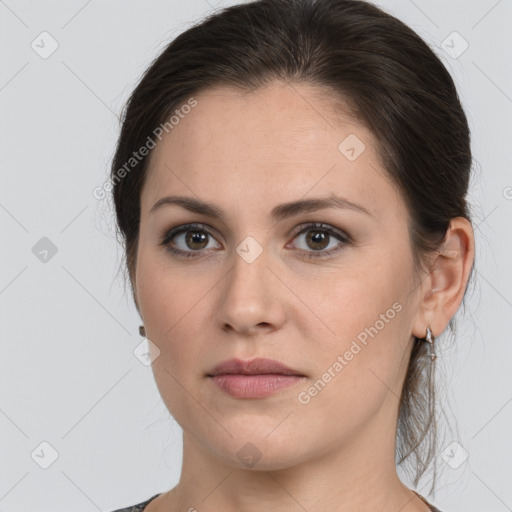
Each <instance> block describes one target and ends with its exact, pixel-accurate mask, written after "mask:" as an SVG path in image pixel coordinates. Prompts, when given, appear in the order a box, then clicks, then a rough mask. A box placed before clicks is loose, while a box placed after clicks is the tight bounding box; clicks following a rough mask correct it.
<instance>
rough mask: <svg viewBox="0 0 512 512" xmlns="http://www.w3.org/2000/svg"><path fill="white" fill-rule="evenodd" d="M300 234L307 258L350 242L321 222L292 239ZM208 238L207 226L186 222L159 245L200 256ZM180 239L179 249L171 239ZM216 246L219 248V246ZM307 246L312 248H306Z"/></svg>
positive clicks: (310, 225)
mask: <svg viewBox="0 0 512 512" xmlns="http://www.w3.org/2000/svg"><path fill="white" fill-rule="evenodd" d="M302 235H306V236H305V238H304V240H305V241H306V244H307V247H305V248H304V247H302V248H300V249H304V253H305V256H306V257H308V258H316V257H323V256H328V255H330V254H332V253H334V252H337V251H339V250H341V249H342V248H343V246H344V245H347V244H350V243H351V240H350V238H349V237H348V236H347V235H346V234H344V233H343V232H341V231H338V230H337V229H336V228H333V227H332V226H329V225H327V224H322V223H310V224H308V225H306V226H304V227H303V228H302V230H300V231H299V232H298V233H296V234H295V236H294V237H293V239H294V240H295V239H296V238H299V237H301V236H302ZM333 237H334V238H336V239H337V240H338V241H339V242H338V243H337V244H336V243H335V244H334V246H332V247H331V248H329V249H327V250H326V248H328V247H329V245H330V242H332V238H333ZM209 238H211V239H212V240H215V239H214V238H213V236H212V235H211V233H210V232H209V231H208V228H207V226H205V225H203V224H188V225H184V226H178V227H177V228H173V229H171V230H170V231H168V232H167V233H166V234H165V235H164V237H163V240H162V241H161V243H160V245H163V246H164V247H165V248H166V249H167V251H169V252H170V253H171V254H172V255H175V256H178V257H179V256H184V257H187V258H194V257H198V256H200V253H201V252H202V250H203V249H207V248H208V246H207V245H208V241H209ZM180 239H181V240H182V241H183V242H184V245H185V247H184V248H181V249H180V248H177V245H178V244H177V243H176V242H175V241H173V240H176V241H179V240H180ZM171 242H172V244H171ZM205 243H206V244H207V245H206V246H205V245H204V244H205ZM198 246H199V247H198ZM217 248H220V246H218V247H217ZM308 248H309V249H312V250H308Z"/></svg>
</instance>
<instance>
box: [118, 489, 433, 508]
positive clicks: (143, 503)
mask: <svg viewBox="0 0 512 512" xmlns="http://www.w3.org/2000/svg"><path fill="white" fill-rule="evenodd" d="M413 492H414V494H416V495H417V496H418V498H420V499H421V500H422V501H423V502H424V503H426V504H427V505H428V506H429V507H430V509H431V510H432V512H441V511H440V510H439V509H438V508H436V507H434V505H431V504H430V503H429V502H428V501H427V500H426V499H425V498H424V497H423V496H421V495H420V494H418V493H417V492H416V491H413ZM160 494H162V493H158V494H155V495H154V496H152V497H151V498H149V499H147V500H146V501H143V502H142V503H138V504H137V505H132V506H131V507H126V508H120V509H118V510H114V511H113V512H144V509H145V508H146V506H147V505H148V503H149V502H150V501H153V500H154V499H155V498H156V497H157V496H160Z"/></svg>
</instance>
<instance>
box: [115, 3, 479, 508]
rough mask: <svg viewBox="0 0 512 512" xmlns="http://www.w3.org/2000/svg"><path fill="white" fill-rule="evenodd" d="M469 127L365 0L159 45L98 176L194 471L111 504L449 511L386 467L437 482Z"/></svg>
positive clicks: (445, 88)
mask: <svg viewBox="0 0 512 512" xmlns="http://www.w3.org/2000/svg"><path fill="white" fill-rule="evenodd" d="M469 135H470V134H469V129H468V124H467V120H466V117H465V114H464V111H463V109H462V107H461V105H460V102H459V98H458V95H457V92H456V89H455V86H454V83H453V80H452V78H451V77H450V74H449V73H448V71H447V70H446V69H445V68H444V66H443V65H442V63H441V62H440V60H439V59H438V58H437V57H436V56H435V54H434V53H433V52H432V51H431V50H430V48H429V47H428V46H427V45H426V44H425V43H424V42H423V41H422V40H421V39H420V38H419V36H418V35H417V34H415V33H414V32H413V31H412V30H411V29H409V28H408V27H407V26H405V25H404V24H403V23H402V22H400V21H399V20H397V19H396V18H394V17H392V16H390V15H389V14H387V13H385V12H383V11H382V10H380V9H379V8H377V7H376V6H374V5H372V4H370V3H367V2H363V1H360V0H317V1H315V0H285V1H283V0H259V1H255V2H250V3H246V4H243V5H237V6H233V7H230V8H228V9H224V10H222V11H220V12H218V13H216V14H214V15H212V16H210V17H209V18H208V19H206V20H204V21H203V22H201V23H199V24H197V25H196V26H194V27H192V28H190V29H188V30H187V31H186V32H184V33H182V34H181V35H180V36H179V37H178V38H177V39H175V40H174V41H173V42H172V43H171V44H170V45H169V46H168V47H167V48H166V49H165V50H164V51H163V52H162V54H161V55H160V56H159V57H158V58H157V59H156V60H155V61H154V62H153V63H152V65H151V67H150V68H149V69H148V70H147V71H146V73H145V74H144V76H143V78H142V80H141V81H140V83H139V85H138V86H137V88H136V89H135V91H134V92H133V94H132V96H131V98H130V99H129V101H128V104H127V107H126V110H125V116H124V119H123V126H122V131H121V135H120V138H119V142H118V146H117V151H116V154H115V157H114V161H113V165H112V176H111V179H112V183H113V198H114V202H115V207H116V215H117V222H118V227H119V231H120V233H121V235H122V237H123V238H124V242H125V251H126V264H127V269H128V274H129V278H130V283H131V286H132V291H133V297H134V300H135V303H136V305H137V309H138V311H139V313H140V315H141V319H142V321H143V326H141V335H142V336H146V337H147V338H148V344H149V347H150V355H151V360H152V367H153V372H154V376H155V379H156V383H157V386H158V389H159V392H160V394H161V396H162V399H163V401H164V403H165V404H166V406H167V408H168V409H169V411H170V413H171V414H172V415H173V417H174V418H175V419H176V421H177V422H178V423H179V424H180V426H181V427H182V428H183V466H182V473H181V477H180V480H179V483H178V484H177V485H176V486H175V487H174V488H173V489H172V490H170V491H168V492H164V493H161V494H157V495H155V496H153V497H151V498H149V499H147V500H146V501H144V502H143V503H139V504H138V505H135V506H133V507H128V508H125V509H122V510H124V511H129V510H131V511H142V510H145V511H146V512H164V511H165V512H175V511H178V510H180V511H183V510H190V511H192V510H199V511H201V512H203V511H205V512H206V511H218V510H244V511H253V510H267V509H277V510H286V511H291V510H307V511H309V512H316V511H337V512H348V511H351V512H353V511H358V512H366V511H368V512H369V511H375V510H380V511H385V512H391V511H393V512H395V511H399V510H400V511H401V512H420V511H421V512H425V511H428V510H434V511H436V510H438V509H436V508H435V507H434V506H433V505H432V504H430V503H429V502H428V501H427V500H426V498H425V497H424V496H423V495H422V494H420V493H417V492H416V491H413V490H411V489H409V488H408V487H407V486H406V485H405V484H403V483H402V482H401V480H400V478H399V477H398V474H397V466H396V463H397V462H398V463H400V464H402V463H407V462H409V463H411V466H412V469H413V471H414V484H415V485H417V483H418V481H419V479H420V477H421V476H422V475H424V474H425V473H426V470H427V468H428V467H430V465H431V463H432V461H434V483H435V457H436V456H438V452H437V446H436V442H435V441H436V430H435V426H436V423H435V419H436V412H435V409H434V404H435V393H434V382H435V381H434V369H435V358H436V354H435V339H436V337H438V336H439V335H441V333H443V332H444V331H445V329H446V328H447V327H448V326H449V327H450V328H453V324H452V322H453V320H452V319H453V317H454V315H455V313H456V312H457V310H458V309H459V306H460V304H461V302H462V301H463V299H464V295H465V292H466V289H467V285H468V281H469V279H470V276H471V274H472V269H473V262H474V254H475V248H474V235H473V229H472V225H471V220H470V217H469V214H468V207H467V204H466V199H465V196H466V193H467V187H468V181H469V177H470V168H471V162H472V157H471V151H470V136H469ZM411 461H412V462H411Z"/></svg>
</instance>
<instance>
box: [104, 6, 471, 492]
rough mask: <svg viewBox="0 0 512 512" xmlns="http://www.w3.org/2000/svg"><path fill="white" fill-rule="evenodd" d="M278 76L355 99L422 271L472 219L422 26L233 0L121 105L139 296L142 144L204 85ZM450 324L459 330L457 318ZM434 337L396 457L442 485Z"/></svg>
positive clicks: (125, 206) (402, 415) (336, 99)
mask: <svg viewBox="0 0 512 512" xmlns="http://www.w3.org/2000/svg"><path fill="white" fill-rule="evenodd" d="M274 80H281V81H284V82H286V83H289V84H293V83H297V84H298V83H302V84H310V85H316V86H318V87H321V88H323V89H324V90H325V91H326V93H327V95H328V96H329V95H330V97H331V98H332V100H333V113H334V114H335V112H336V110H335V105H336V104H342V103H343V104H348V105H349V106H350V110H351V112H352V113H353V114H354V115H355V117H356V119H357V120H358V121H359V122H361V123H363V124H364V125H365V126H366V127H368V128H369V129H370V130H371V132H372V133H373V134H374V136H375V138H376V140H377V142H378V152H379V156H380V158H381V160H382V163H383V165H384V167H385V169H386V173H387V176H388V177H389V178H390V179H391V180H392V181H393V183H394V184H395V185H396V187H397V189H398V190H399V191H400V193H401V195H402V197H403V198H404V200H405V202H406V205H407V208H408V212H409V215H410V218H409V233H410V242H411V249H412V254H413V257H414V263H415V270H416V271H419V270H425V268H426V269H427V270H428V267H426V262H427V261H428V258H427V256H431V255H432V254H434V253H435V251H437V250H439V248H440V246H441V244H442V242H443V240H444V237H445V235H446V232H447V229H448V227H449V223H450V219H452V218H454V217H464V218H466V219H468V220H470V216H469V212H468V205H467V203H466V198H465V196H466V193H467V189H468V182H469V178H470V169H471V164H472V157H471V150H470V133H469V127H468V123H467V119H466V116H465V114H464V111H463V109H462V107H461V104H460V101H459V97H458V94H457V91H456V88H455V85H454V82H453V80H452V78H451V76H450V73H449V72H448V71H447V69H446V68H445V67H444V65H443V64H442V62H441V60H440V59H439V58H438V57H437V56H436V55H435V53H434V52H433V51H432V50H431V49H430V47H429V46H428V45H427V44H426V43H425V42H424V41H423V40H422V39H421V38H420V37H419V36H418V35H417V34H416V33H415V32H414V31H413V30H411V29H410V28H409V27H407V26H406V25H405V24H404V23H402V22H401V21H399V20H398V19H396V18H394V17H393V16H391V15H390V14H388V13H386V12H384V11H383V10H381V9H380V8H378V7H377V6H375V5H374V4H371V3H369V2H366V1H362V0H258V1H254V2H249V3H245V4H241V5H235V6H232V7H229V8H226V9H223V10H221V11H218V12H215V13H213V14H212V15H210V16H209V17H207V18H206V19H204V20H202V21H200V22H198V23H197V24H196V25H194V26H192V27H191V28H189V29H188V30H186V31H185V32H183V33H182V34H180V35H179V36H178V37H177V38H176V39H174V40H173V41H172V42H171V43H170V44H169V45H168V46H167V47H166V48H165V49H164V51H163V52H162V53H161V54H160V55H159V56H158V57H157V58H156V59H155V60H154V61H153V62H152V63H151V65H150V67H149V68H148V69H147V70H146V71H145V73H144V74H143V76H142V78H141V80H140V82H139V84H138V85H137V87H136V88H135V90H134V91H133V93H132V94H131V96H130V98H129V100H128V102H127V104H126V106H125V109H124V111H123V118H122V129H121V133H120V137H119V140H118V144H117V148H116V153H115V155H114V159H113V163H112V168H111V183H112V185H113V192H112V194H113V200H114V204H115V210H116V216H117V224H118V229H119V233H120V235H121V237H122V243H123V244H124V250H125V257H126V268H127V270H128V273H129V280H130V283H131V287H132V294H133V296H134V297H135V288H134V285H135V268H136V261H137V245H138V234H139V221H140V194H141V189H142V187H143V184H144V181H145V178H146V174H147V169H148V162H149V158H150V156H151V152H149V154H147V155H146V156H144V157H140V155H139V157H138V158H137V160H136V161H134V160H130V159H133V155H134V152H136V151H138V150H139V149H140V148H142V147H144V146H145V145H146V147H148V142H149V140H150V139H151V137H152V135H153V136H154V134H155V133H156V132H157V130H156V129H157V127H159V126H162V125H164V124H165V123H167V127H169V126H170V125H169V119H170V117H171V116H172V115H173V113H174V112H176V109H177V108H178V107H179V106H180V105H182V104H186V102H187V101H189V100H190V98H191V97H193V95H197V94H198V93H199V92H200V91H203V90H205V89H208V88H211V87H213V86H214V85H224V86H230V87H235V88H237V89H239V90H243V91H249V92H250V91H255V90H257V89H258V88H261V87H264V86H265V85H267V84H269V83H270V82H272V81H274ZM171 124H172V123H171ZM166 131H168V130H167V129H166ZM129 161H131V162H132V163H131V165H130V169H127V167H126V163H127V162H129ZM122 169H124V172H121V170H122ZM472 274H473V268H472V269H471V273H470V277H471V275H472ZM416 275H418V276H419V273H418V272H417V274H416ZM415 285H417V283H415ZM466 291H467V290H466ZM411 292H412V289H411ZM465 295H466V293H465V294H464V298H465ZM137 307H138V306H137ZM449 327H450V330H451V331H452V334H453V332H454V319H453V318H452V319H451V321H450V324H449ZM427 345H428V344H427V343H424V342H421V341H420V340H418V339H416V340H415V344H414V347H413V350H412V353H411V357H410V361H409V367H408V371H407V375H406V379H405V383H404V388H403V391H402V395H401V397H400V408H399V418H398V433H397V441H398V443H397V462H398V463H400V464H402V463H403V462H404V461H406V460H408V461H411V458H410V457H411V456H412V457H414V464H411V465H412V466H413V467H414V484H415V485H417V483H418V481H419V479H420V477H421V476H422V475H423V474H424V472H425V471H426V469H427V468H428V467H429V465H430V464H431V462H432V460H433V459H434V479H433V486H434V484H435V467H436V465H435V455H436V414H435V409H434V404H435V391H434V389H435V388H434V384H435V382H434V381H432V382H431V381H430V372H429V368H430V364H431V363H430V359H429V358H428V357H427V354H426V351H427Z"/></svg>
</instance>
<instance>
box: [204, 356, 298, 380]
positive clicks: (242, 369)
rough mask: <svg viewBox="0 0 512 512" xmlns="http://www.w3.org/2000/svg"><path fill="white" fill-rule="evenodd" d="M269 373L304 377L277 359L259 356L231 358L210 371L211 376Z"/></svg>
mask: <svg viewBox="0 0 512 512" xmlns="http://www.w3.org/2000/svg"><path fill="white" fill-rule="evenodd" d="M229 374H240V375H267V374H280V375H297V376H301V377H304V374H302V373H301V372H300V371H298V370H295V369H293V368H289V367H288V366H286V365H284V364H283V363H280V362H279V361H276V360H275V359H266V358H262V357H257V358H255V359H250V360H247V361H244V360H242V359H236V358H235V359H229V360H227V361H223V362H222V363H220V364H218V365H216V366H215V367H214V368H213V369H212V370H211V371H210V372H209V373H208V376H209V377H213V376H215V375H229Z"/></svg>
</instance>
